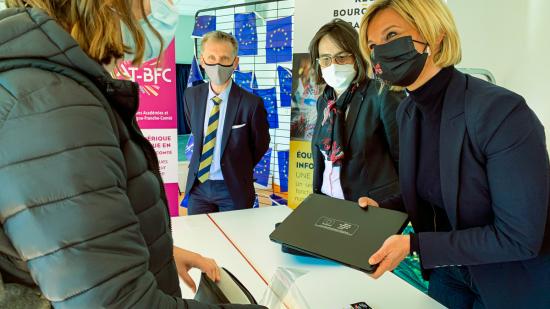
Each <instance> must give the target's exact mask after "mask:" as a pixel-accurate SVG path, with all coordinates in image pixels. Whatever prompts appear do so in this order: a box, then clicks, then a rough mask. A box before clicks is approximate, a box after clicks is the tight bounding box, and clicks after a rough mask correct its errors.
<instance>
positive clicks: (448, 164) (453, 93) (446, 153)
mask: <svg viewBox="0 0 550 309" xmlns="http://www.w3.org/2000/svg"><path fill="white" fill-rule="evenodd" d="M465 92H466V76H465V75H464V74H462V73H460V72H458V71H456V70H455V72H454V74H453V77H452V78H451V81H450V83H449V86H448V88H447V93H446V94H445V99H444V101H443V102H444V104H443V107H442V108H443V109H442V112H441V127H440V134H439V153H440V155H439V169H440V177H441V193H442V194H443V203H444V204H445V209H446V211H447V216H448V218H449V221H450V223H451V225H452V226H453V227H455V228H456V225H457V210H458V209H457V207H458V191H459V189H460V160H461V154H462V145H463V143H464V136H465V134H466V122H465V119H464V97H465Z"/></svg>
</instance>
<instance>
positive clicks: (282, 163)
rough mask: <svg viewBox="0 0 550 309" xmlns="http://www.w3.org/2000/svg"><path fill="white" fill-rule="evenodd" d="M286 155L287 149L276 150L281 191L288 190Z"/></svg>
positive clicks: (287, 155) (287, 154) (287, 153)
mask: <svg viewBox="0 0 550 309" xmlns="http://www.w3.org/2000/svg"><path fill="white" fill-rule="evenodd" d="M288 157H289V151H288V150H284V151H277V161H279V162H278V163H279V184H280V185H281V192H288Z"/></svg>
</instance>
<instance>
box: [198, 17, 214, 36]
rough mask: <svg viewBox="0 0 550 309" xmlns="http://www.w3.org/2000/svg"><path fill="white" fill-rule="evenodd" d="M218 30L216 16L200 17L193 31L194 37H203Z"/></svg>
mask: <svg viewBox="0 0 550 309" xmlns="http://www.w3.org/2000/svg"><path fill="white" fill-rule="evenodd" d="M214 30H216V16H213V15H202V16H198V17H197V19H196V20H195V28H194V29H193V36H198V37H202V36H203V35H205V34H207V33H208V32H211V31H214Z"/></svg>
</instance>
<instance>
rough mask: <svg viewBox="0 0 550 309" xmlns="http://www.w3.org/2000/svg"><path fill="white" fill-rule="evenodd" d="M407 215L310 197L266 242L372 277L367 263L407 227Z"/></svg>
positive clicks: (322, 197)
mask: <svg viewBox="0 0 550 309" xmlns="http://www.w3.org/2000/svg"><path fill="white" fill-rule="evenodd" d="M407 221H408V219H407V214H406V213H402V212H399V211H394V210H389V209H384V208H378V207H368V208H367V210H365V209H363V208H361V207H359V205H358V204H357V203H354V202H350V201H344V200H339V199H335V198H331V197H328V196H325V195H320V194H311V195H310V196H308V197H307V198H306V199H305V200H304V201H303V202H302V203H301V204H300V206H298V208H296V209H295V210H294V211H293V212H292V213H291V214H290V215H289V216H288V217H287V218H286V219H285V220H284V221H283V222H282V223H281V224H280V225H279V226H278V227H277V228H275V231H273V233H271V235H269V238H270V239H271V240H272V241H274V242H276V243H280V244H282V245H285V246H288V247H290V248H293V249H296V250H299V251H303V252H305V253H308V254H311V255H314V256H318V257H321V258H326V259H329V260H333V261H336V262H339V263H342V264H344V265H347V266H350V267H352V268H355V269H358V270H361V271H364V272H367V273H372V272H374V271H375V270H376V265H370V264H369V262H368V260H369V258H370V256H371V255H372V254H373V253H375V252H376V251H377V250H378V249H379V248H380V247H381V246H382V244H383V243H384V241H385V240H386V239H387V238H388V237H390V236H391V235H395V234H400V233H401V232H402V231H403V229H404V228H405V226H406V225H407Z"/></svg>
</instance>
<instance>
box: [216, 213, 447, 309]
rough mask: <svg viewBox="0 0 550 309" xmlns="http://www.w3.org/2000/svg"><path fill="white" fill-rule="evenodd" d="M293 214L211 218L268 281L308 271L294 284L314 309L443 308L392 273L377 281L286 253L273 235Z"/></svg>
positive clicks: (356, 272)
mask: <svg viewBox="0 0 550 309" xmlns="http://www.w3.org/2000/svg"><path fill="white" fill-rule="evenodd" d="M290 212H291V210H290V209H289V208H287V207H284V206H275V207H265V208H257V209H248V210H241V211H233V212H225V213H216V214H212V215H210V217H211V218H212V219H213V220H214V221H215V222H216V224H217V225H218V226H219V227H220V228H221V229H222V230H223V231H224V233H225V234H226V235H227V236H228V237H229V238H230V239H231V241H232V242H233V244H234V245H235V246H236V247H237V248H238V249H239V250H240V251H241V252H243V254H244V255H245V256H246V257H247V259H248V260H249V261H250V262H251V264H252V265H253V267H254V268H255V269H256V270H257V272H258V273H259V274H260V275H261V276H262V277H263V279H264V280H265V281H268V282H271V281H272V278H273V276H274V274H275V273H276V271H277V269H278V268H279V267H284V268H292V269H299V270H303V271H304V272H307V273H306V274H305V275H303V276H301V277H299V278H298V279H297V280H296V282H295V285H296V287H297V288H298V289H299V291H300V292H301V295H302V296H303V297H304V298H305V300H306V301H307V302H308V304H309V308H315V309H324V308H326V309H340V308H349V305H350V304H351V303H355V302H360V301H365V302H366V303H368V304H369V305H370V306H371V307H373V308H374V309H380V308H422V309H424V308H426V309H430V308H444V307H443V306H442V305H440V304H439V303H437V302H436V301H435V300H433V299H431V298H430V297H428V296H427V295H425V294H424V293H422V292H420V291H418V290H417V289H415V288H414V287H412V286H411V285H409V284H408V283H407V282H405V281H403V280H402V279H401V278H399V277H397V276H396V275H394V274H393V273H386V274H385V275H383V276H382V277H381V278H380V279H378V280H375V279H372V278H371V277H369V276H368V275H367V274H365V273H363V272H360V271H358V270H354V269H351V268H348V267H345V266H341V265H339V264H336V263H334V262H330V261H324V260H320V259H315V258H308V257H296V256H293V255H290V254H285V253H283V252H282V251H281V246H280V245H278V244H275V243H273V242H271V241H270V240H269V234H270V233H271V232H272V231H273V229H274V227H275V223H277V222H281V221H283V220H284V218H286V217H287V216H288V215H289V214H290ZM366 258H368V257H366ZM346 306H347V307H346ZM287 307H288V306H287ZM271 309H274V308H271Z"/></svg>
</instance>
